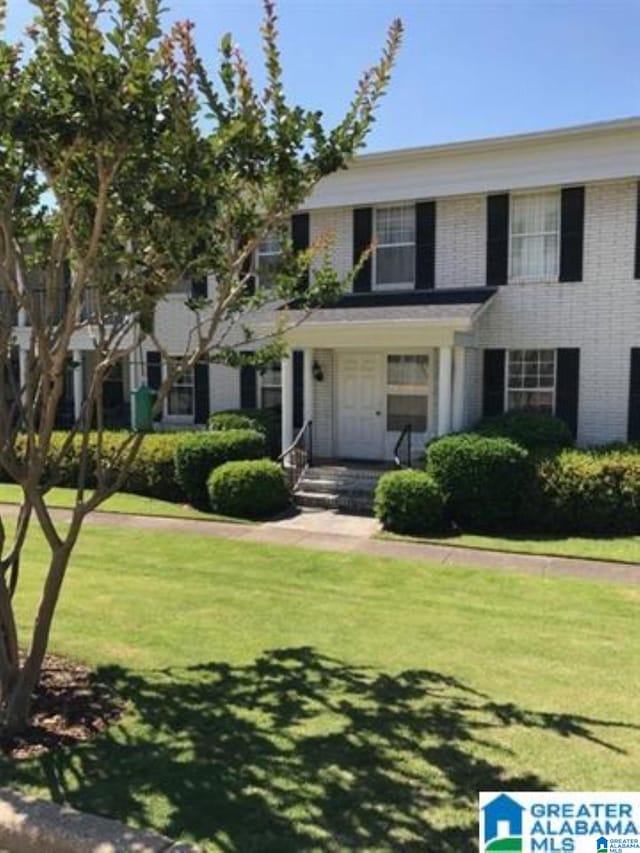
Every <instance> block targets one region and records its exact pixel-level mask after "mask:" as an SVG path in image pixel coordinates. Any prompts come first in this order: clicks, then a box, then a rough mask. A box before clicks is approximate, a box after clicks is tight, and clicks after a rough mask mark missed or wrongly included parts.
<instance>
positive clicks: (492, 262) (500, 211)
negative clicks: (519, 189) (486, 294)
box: [486, 193, 509, 287]
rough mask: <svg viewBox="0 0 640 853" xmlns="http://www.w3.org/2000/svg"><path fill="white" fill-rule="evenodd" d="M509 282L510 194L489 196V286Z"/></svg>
mask: <svg viewBox="0 0 640 853" xmlns="http://www.w3.org/2000/svg"><path fill="white" fill-rule="evenodd" d="M508 280H509V194H508V193H500V194H499V195H490V196H487V282H486V283H487V285H488V286H489V287H496V286H498V285H502V284H506V283H507V282H508Z"/></svg>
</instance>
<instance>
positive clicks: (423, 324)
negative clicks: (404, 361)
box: [285, 319, 471, 350]
mask: <svg viewBox="0 0 640 853" xmlns="http://www.w3.org/2000/svg"><path fill="white" fill-rule="evenodd" d="M470 328H471V323H470V321H469V320H467V319H465V320H459V321H457V322H455V323H448V322H447V323H445V322H443V321H442V320H432V321H427V320H420V321H419V322H417V321H415V322H414V321H412V320H398V321H396V322H393V323H380V322H361V323H358V322H349V323H346V322H345V323H336V324H331V323H318V324H313V323H301V324H300V325H299V326H296V327H295V328H292V329H289V330H288V331H287V332H286V333H285V338H286V341H287V344H288V345H289V346H290V347H292V348H296V347H315V348H318V349H369V350H371V349H375V350H377V349H388V348H389V347H401V348H403V349H406V348H407V347H432V346H451V345H452V344H453V341H454V337H455V334H456V332H464V331H469V330H470ZM372 341H375V344H374V345H372Z"/></svg>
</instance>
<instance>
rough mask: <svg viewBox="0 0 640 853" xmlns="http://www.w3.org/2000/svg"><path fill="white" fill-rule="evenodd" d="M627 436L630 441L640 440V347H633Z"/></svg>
mask: <svg viewBox="0 0 640 853" xmlns="http://www.w3.org/2000/svg"><path fill="white" fill-rule="evenodd" d="M627 438H628V440H629V441H640V347H633V348H632V350H631V373H630V374H629V421H628V433H627Z"/></svg>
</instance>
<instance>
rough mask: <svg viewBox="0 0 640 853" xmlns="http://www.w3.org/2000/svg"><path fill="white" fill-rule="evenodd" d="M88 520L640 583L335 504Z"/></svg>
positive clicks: (6, 508)
mask: <svg viewBox="0 0 640 853" xmlns="http://www.w3.org/2000/svg"><path fill="white" fill-rule="evenodd" d="M17 509H18V508H17V506H16V505H15V504H0V511H2V512H11V511H12V510H13V511H14V512H17ZM53 514H54V517H55V518H56V519H58V520H60V521H66V520H68V519H69V517H70V513H69V510H65V509H56V510H53ZM87 524H89V525H100V526H105V527H120V528H128V529H131V530H158V531H165V532H173V533H196V534H200V535H204V536H213V537H217V538H222V539H238V540H246V541H247V542H264V543H268V544H272V545H297V546H299V547H301V548H311V549H313V550H318V551H337V552H343V553H344V552H349V553H354V554H370V555H371V556H374V557H393V558H395V559H400V560H425V561H428V562H431V563H439V564H441V565H450V566H452V567H458V566H467V567H474V568H487V569H504V570H507V571H519V572H525V573H526V574H531V575H538V576H540V577H549V576H553V575H562V576H566V577H578V578H587V579H592V580H607V581H619V582H622V583H640V564H638V563H609V562H606V561H604V560H579V559H574V558H569V557H543V556H539V555H532V554H511V553H506V552H504V551H484V550H481V549H475V548H462V547H456V546H450V545H433V544H430V543H426V542H424V543H423V542H405V541H402V540H398V539H374V538H372V537H373V536H374V535H375V533H376V532H377V531H378V529H379V528H378V525H377V522H376V521H375V520H374V519H372V518H366V517H361V516H350V515H341V514H339V513H336V512H332V511H330V510H322V511H315V512H308V513H307V512H304V513H301V514H299V515H296V516H293V517H291V518H285V519H282V520H279V521H270V522H265V523H264V524H234V523H232V522H224V521H200V520H198V519H187V518H166V517H164V516H162V517H160V516H150V515H126V514H124V513H117V512H94V513H93V514H92V515H91V516H90V517H89V519H88V521H87Z"/></svg>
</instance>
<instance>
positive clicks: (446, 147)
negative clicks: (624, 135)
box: [349, 115, 640, 168]
mask: <svg viewBox="0 0 640 853" xmlns="http://www.w3.org/2000/svg"><path fill="white" fill-rule="evenodd" d="M616 130H640V115H638V116H628V117H626V118H618V119H611V120H607V121H596V122H591V123H589V124H577V125H568V126H565V127H558V128H550V129H548V130H535V131H531V132H529V133H512V134H508V135H505V136H488V137H482V138H479V139H469V140H461V141H459V142H446V143H438V144H436V145H420V146H415V147H409V148H392V149H388V150H383V151H371V152H368V153H366V154H358V155H356V156H355V157H354V158H353V160H351V161H350V163H349V168H353V167H357V166H359V165H362V166H365V165H368V164H369V163H372V162H375V161H381V162H382V161H385V160H398V159H402V158H405V157H415V156H429V155H431V154H453V153H456V152H458V151H459V152H465V151H468V150H474V149H476V150H481V149H491V148H499V147H502V146H506V145H513V144H520V143H526V142H537V141H553V140H554V139H563V138H565V137H570V136H580V135H585V136H588V135H590V134H599V133H607V132H610V131H616Z"/></svg>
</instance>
